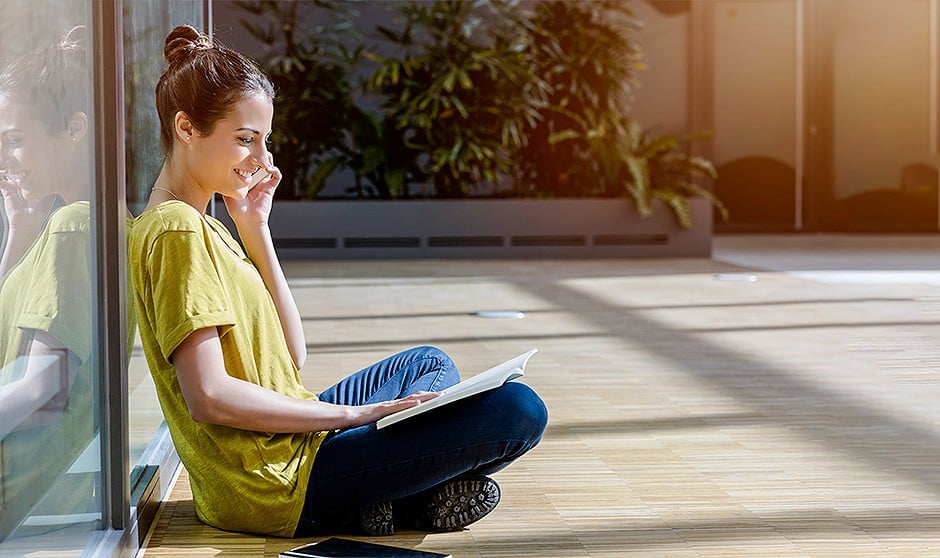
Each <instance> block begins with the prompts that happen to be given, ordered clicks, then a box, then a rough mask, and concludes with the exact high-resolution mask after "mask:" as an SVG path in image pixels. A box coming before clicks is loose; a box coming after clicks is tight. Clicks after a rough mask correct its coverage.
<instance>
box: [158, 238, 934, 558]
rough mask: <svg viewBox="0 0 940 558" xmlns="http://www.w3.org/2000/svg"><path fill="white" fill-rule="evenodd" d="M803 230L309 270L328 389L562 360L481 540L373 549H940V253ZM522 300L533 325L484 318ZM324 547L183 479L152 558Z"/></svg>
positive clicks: (319, 366) (318, 375)
mask: <svg viewBox="0 0 940 558" xmlns="http://www.w3.org/2000/svg"><path fill="white" fill-rule="evenodd" d="M800 238H802V239H803V241H802V242H803V243H802V244H800V241H794V240H783V241H782V244H780V243H778V244H774V242H778V241H777V240H774V239H766V240H767V242H770V243H771V245H772V248H773V250H776V252H774V253H775V254H778V256H779V257H777V258H776V259H775V258H774V257H773V255H772V254H770V252H768V250H769V248H767V247H766V246H764V247H762V245H761V244H760V242H761V239H760V238H749V239H729V240H727V241H725V243H724V244H722V243H717V244H716V259H714V260H660V261H556V262H547V261H538V262H519V261H512V262H479V261H476V262H355V263H353V262H350V263H313V262H302V263H291V264H289V265H288V266H287V272H288V275H289V277H290V279H291V284H292V288H293V289H294V291H295V295H296V297H297V298H298V300H299V303H300V306H301V312H302V313H303V315H304V317H305V327H306V334H307V338H308V342H309V345H308V346H309V351H310V358H308V361H307V365H306V366H305V368H304V370H303V371H302V372H303V374H304V378H305V381H306V382H307V383H308V385H309V386H310V387H311V388H312V389H316V387H317V386H325V385H328V384H329V383H331V382H333V381H335V380H336V379H338V378H339V377H341V376H342V375H344V374H346V373H348V372H352V371H355V370H357V369H359V368H360V367H362V366H364V365H367V364H369V363H371V362H373V361H375V360H377V359H379V358H381V357H383V356H385V355H387V354H389V353H391V352H394V351H397V350H399V349H401V348H403V347H407V346H412V345H418V344H434V345H437V346H439V347H441V348H443V349H445V350H446V351H447V352H449V353H450V354H451V355H452V356H453V357H454V359H455V360H456V361H457V363H458V364H459V365H460V366H461V369H462V371H463V372H464V374H465V375H471V374H473V373H474V372H476V371H478V370H482V369H484V368H486V367H488V366H489V365H492V364H495V363H496V362H499V361H500V360H502V359H504V358H506V357H508V356H512V355H515V354H518V353H521V352H523V351H525V350H527V349H529V348H530V347H533V346H537V347H539V348H540V349H541V352H540V353H538V354H537V355H536V356H535V357H533V359H532V360H531V361H530V363H529V369H528V374H527V376H526V378H525V379H524V381H525V382H526V383H528V384H529V385H531V386H533V387H534V388H535V389H536V390H537V391H538V392H539V393H540V394H541V395H542V396H543V398H544V399H545V401H546V402H547V404H548V407H549V410H550V413H551V419H550V422H549V427H548V430H547V432H546V435H545V438H544V441H543V442H542V444H541V445H540V446H539V447H537V448H536V449H535V450H534V451H533V452H531V453H530V454H529V455H527V456H526V457H524V458H523V459H521V460H520V461H519V462H517V463H516V464H514V465H513V466H511V467H510V468H508V469H506V470H505V471H503V472H501V473H499V474H498V475H497V480H498V481H499V482H500V484H501V486H502V490H503V500H502V503H501V504H500V506H499V507H498V508H497V509H496V510H495V511H494V512H493V513H492V514H491V515H490V516H488V517H487V518H485V519H484V520H482V521H480V522H478V523H476V524H474V525H472V526H471V527H470V528H469V529H467V530H465V531H463V532H459V533H450V534H425V533H418V532H404V533H401V534H397V535H395V536H392V537H388V538H383V539H379V540H374V542H380V543H386V544H395V545H401V546H407V547H412V548H420V549H425V550H434V551H443V552H450V553H452V554H453V555H454V556H455V557H457V558H464V557H466V558H469V557H497V556H503V557H522V556H537V557H568V556H571V557H575V556H577V557H583V556H592V557H612V556H634V555H635V556H852V557H857V556H879V557H881V556H940V404H938V401H940V240H937V239H935V238H934V237H901V238H899V239H897V240H896V242H895V243H894V244H892V243H888V244H887V245H886V246H880V245H876V246H875V247H874V248H871V244H870V243H867V244H866V240H865V239H859V240H845V239H839V238H835V239H832V238H826V239H822V240H814V239H813V238H812V237H808V239H807V237H800ZM856 242H857V243H858V244H856ZM908 243H913V244H910V245H909V244H908ZM859 244H860V245H862V246H867V247H868V248H866V249H867V250H869V251H868V252H858V251H857V250H858V245H859ZM722 246H724V248H721V247H722ZM879 262H881V264H883V265H880V264H879ZM885 262H887V263H885ZM510 309H511V310H523V311H525V312H526V317H525V318H524V319H509V320H500V319H486V318H479V317H475V316H473V315H472V314H473V312H475V311H478V310H510ZM313 540H317V539H302V540H287V539H275V538H262V537H255V536H248V535H240V534H233V533H226V532H221V531H218V530H215V529H212V528H210V527H206V526H204V525H202V524H200V523H199V522H198V521H197V520H196V519H195V517H194V515H193V508H192V500H191V494H190V493H189V487H188V483H187V482H186V477H185V474H183V475H182V476H181V478H180V479H179V482H177V483H176V486H175V490H174V492H173V494H172V498H171V500H170V501H169V502H167V503H166V505H165V507H164V509H163V511H162V512H161V516H160V518H159V519H158V521H157V525H156V527H155V529H154V531H153V533H152V536H151V538H150V539H149V542H148V547H147V549H146V551H145V553H144V556H146V557H158V556H159V557H184V556H185V557H199V556H206V557H208V556H224V557H239V556H250V557H261V556H265V557H274V556H277V553H278V552H280V551H282V550H285V549H287V548H290V547H292V546H296V545H299V544H302V543H305V542H310V541H313Z"/></svg>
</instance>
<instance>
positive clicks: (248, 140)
mask: <svg viewBox="0 0 940 558" xmlns="http://www.w3.org/2000/svg"><path fill="white" fill-rule="evenodd" d="M238 141H240V142H242V143H244V144H245V145H249V144H251V143H253V142H254V141H255V138H252V137H246V138H238Z"/></svg>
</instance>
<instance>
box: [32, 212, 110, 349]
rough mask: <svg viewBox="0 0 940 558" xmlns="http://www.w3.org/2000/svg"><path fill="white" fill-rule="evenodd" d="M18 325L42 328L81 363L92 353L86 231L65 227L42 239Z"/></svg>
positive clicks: (40, 329) (87, 237) (41, 329)
mask: <svg viewBox="0 0 940 558" xmlns="http://www.w3.org/2000/svg"><path fill="white" fill-rule="evenodd" d="M38 249H40V250H41V255H40V257H39V258H38V259H37V261H36V265H35V267H34V269H33V275H32V281H31V283H30V285H29V288H28V292H24V293H20V296H22V297H23V298H22V300H23V312H22V314H20V317H19V320H18V321H17V326H18V327H20V328H24V329H36V330H39V331H45V332H47V333H49V334H50V335H52V336H53V337H55V338H56V339H58V340H59V341H60V342H61V343H62V344H63V345H65V346H66V347H68V349H69V350H70V351H72V352H73V353H74V354H75V355H76V356H77V357H78V359H79V360H80V361H81V362H85V361H86V360H88V358H89V356H90V354H91V337H92V331H91V328H92V322H91V296H90V295H91V286H90V281H89V274H88V253H89V236H88V233H87V231H86V232H84V233H83V232H81V231H75V230H65V231H57V232H52V233H51V234H48V235H47V236H45V237H44V238H43V242H42V244H41V246H38Z"/></svg>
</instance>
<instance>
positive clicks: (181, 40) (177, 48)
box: [163, 25, 212, 64]
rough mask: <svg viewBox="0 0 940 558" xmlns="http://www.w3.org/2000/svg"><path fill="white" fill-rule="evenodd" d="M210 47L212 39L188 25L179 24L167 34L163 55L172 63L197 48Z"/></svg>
mask: <svg viewBox="0 0 940 558" xmlns="http://www.w3.org/2000/svg"><path fill="white" fill-rule="evenodd" d="M210 48H212V41H210V40H209V37H207V36H205V35H203V34H202V33H200V32H199V31H197V30H196V29H195V28H194V27H192V26H190V25H180V26H178V27H176V29H174V30H173V31H171V32H170V34H169V35H167V36H166V41H165V43H164V46H163V56H164V57H165V58H166V60H167V62H169V63H170V64H173V63H174V62H177V61H181V60H182V59H183V58H184V57H186V56H189V55H190V54H191V53H193V52H195V51H197V50H206V49H210Z"/></svg>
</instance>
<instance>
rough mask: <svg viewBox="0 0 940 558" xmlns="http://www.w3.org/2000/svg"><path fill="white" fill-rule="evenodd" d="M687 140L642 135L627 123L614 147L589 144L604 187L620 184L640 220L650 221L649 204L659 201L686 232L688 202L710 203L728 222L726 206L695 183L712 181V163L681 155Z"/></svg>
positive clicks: (603, 143)
mask: <svg viewBox="0 0 940 558" xmlns="http://www.w3.org/2000/svg"><path fill="white" fill-rule="evenodd" d="M691 139H694V138H692V137H689V138H680V137H677V136H674V135H671V134H655V133H652V132H644V131H643V129H642V128H641V126H640V124H639V122H637V121H636V120H632V119H626V120H624V121H623V122H622V126H620V127H619V130H618V135H617V136H616V140H615V141H603V140H601V139H600V138H598V139H594V140H592V143H593V144H594V145H593V148H594V152H595V153H597V154H598V155H599V156H600V158H601V160H602V161H603V166H604V173H605V179H606V181H607V182H608V183H619V184H623V185H624V187H626V189H627V192H628V193H629V195H630V197H631V198H632V199H633V201H634V202H635V204H636V207H637V211H638V212H639V213H640V215H641V216H643V217H647V216H649V215H651V214H652V212H653V200H654V199H659V200H662V201H663V202H665V203H666V205H668V206H669V207H670V208H672V210H673V213H674V214H675V216H676V220H677V221H678V223H679V225H680V226H681V227H683V228H689V227H691V226H692V216H691V212H690V208H689V198H690V197H702V198H706V199H708V200H710V201H711V203H712V205H714V206H715V208H716V209H717V210H718V212H719V214H720V215H721V216H722V218H724V219H725V220H727V219H728V209H727V208H726V207H725V206H724V204H722V203H721V201H719V200H718V198H716V197H715V195H714V194H713V193H712V192H711V190H709V189H707V188H705V187H703V186H701V185H700V184H697V183H696V179H698V178H706V179H714V178H716V177H717V173H716V172H715V167H714V165H712V163H711V161H708V160H707V159H704V158H702V157H696V156H693V155H689V154H688V153H687V152H685V151H683V150H682V149H681V147H682V144H683V143H686V142H687V141H689V140H691Z"/></svg>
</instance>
